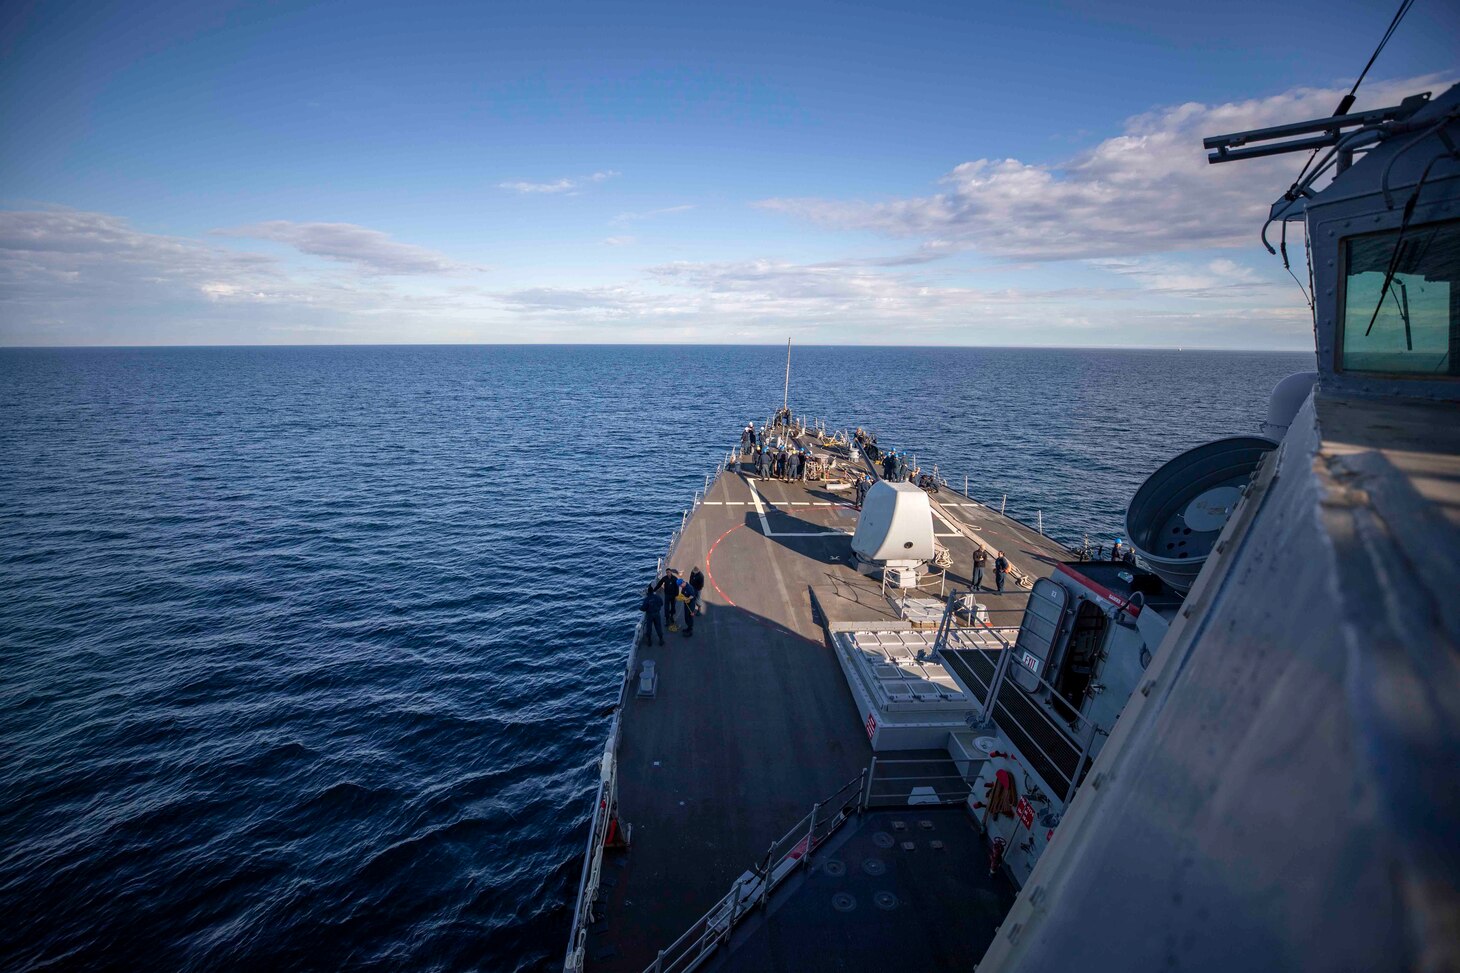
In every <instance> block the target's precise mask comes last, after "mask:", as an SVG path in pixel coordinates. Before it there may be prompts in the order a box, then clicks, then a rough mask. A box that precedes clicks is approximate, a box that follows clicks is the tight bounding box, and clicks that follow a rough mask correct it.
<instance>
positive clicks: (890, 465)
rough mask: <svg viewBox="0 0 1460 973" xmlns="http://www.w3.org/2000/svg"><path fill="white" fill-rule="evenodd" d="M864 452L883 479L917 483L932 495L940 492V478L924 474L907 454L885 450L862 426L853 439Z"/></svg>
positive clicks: (873, 435) (890, 481)
mask: <svg viewBox="0 0 1460 973" xmlns="http://www.w3.org/2000/svg"><path fill="white" fill-rule="evenodd" d="M852 438H854V439H855V440H856V441H857V444H858V445H860V446H861V447H862V451H863V452H864V453H866V454H867V459H869V460H871V461H872V463H873V464H874V465H875V466H876V467H877V469H878V471H879V472H880V473H881V474H882V479H884V480H886V481H888V482H889V483H901V482H903V481H904V480H906V481H908V482H910V483H916V484H917V485H918V486H920V487H922V488H923V489H924V490H927V491H928V492H930V493H937V492H938V478H937V477H936V476H934V475H933V474H931V473H924V472H923V471H922V470H920V469H919V468H917V467H916V466H913V465H912V464H911V463H909V462H908V458H907V455H906V454H905V453H899V452H898V451H897V450H895V449H883V448H882V447H881V446H878V445H877V435H876V434H875V433H872V432H868V431H867V430H866V429H863V428H862V427H861V426H858V427H857V431H856V433H855V434H854V435H853V437H852Z"/></svg>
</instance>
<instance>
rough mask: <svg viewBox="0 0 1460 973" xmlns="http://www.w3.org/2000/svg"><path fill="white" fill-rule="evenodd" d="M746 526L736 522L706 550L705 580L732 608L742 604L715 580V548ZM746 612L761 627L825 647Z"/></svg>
mask: <svg viewBox="0 0 1460 973" xmlns="http://www.w3.org/2000/svg"><path fill="white" fill-rule="evenodd" d="M744 526H745V524H736V525H735V526H734V527H731V528H730V529H729V530H727V531H725V533H723V534H721V535H720V536H719V537H717V538H715V543H713V544H711V545H710V549H709V550H708V551H706V552H705V580H706V581H708V582H709V583H710V587H712V588H714V589H715V594H717V595H719V596H720V598H721V599H722V600H723V601H724V602H725V604H727V605H729V606H730V607H731V608H739V607H740V606H739V605H737V604H735V599H733V598H731V597H730V596H729V595H727V594H725V592H724V591H723V590H721V588H720V585H719V583H718V582H717V581H715V570H714V561H715V548H717V547H719V546H720V542H721V541H723V540H724V539H725V538H727V537H729V536H730V535H731V534H733V533H735V532H736V531H737V530H740V529H741V528H742V527H744ZM742 611H744V609H742ZM746 614H747V615H749V616H750V619H751V621H753V622H755V623H756V624H757V625H759V626H760V627H761V628H765V629H769V630H770V631H772V632H779V633H780V634H782V635H790V636H792V637H794V638H798V639H800V640H801V641H803V642H806V643H808V644H810V645H814V646H816V647H817V648H822V647H823V646H822V643H820V642H818V641H816V640H815V639H810V638H807V637H806V636H804V635H802V634H801V633H800V632H797V631H794V630H792V629H789V628H787V627H786V626H784V625H780V624H777V623H776V622H773V621H771V620H770V619H767V618H762V617H761V616H759V615H757V614H755V613H754V612H750V611H747V612H746Z"/></svg>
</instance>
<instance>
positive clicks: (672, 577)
mask: <svg viewBox="0 0 1460 973" xmlns="http://www.w3.org/2000/svg"><path fill="white" fill-rule="evenodd" d="M654 590H655V591H660V590H662V591H663V592H664V627H665V628H667V629H669V630H670V631H671V632H677V631H679V626H678V625H675V624H674V596H675V595H677V594H678V593H679V572H678V571H677V570H675V569H674V568H669V569H668V570H666V571H665V572H664V577H662V578H660V579H659V580H658V581H656V582H654Z"/></svg>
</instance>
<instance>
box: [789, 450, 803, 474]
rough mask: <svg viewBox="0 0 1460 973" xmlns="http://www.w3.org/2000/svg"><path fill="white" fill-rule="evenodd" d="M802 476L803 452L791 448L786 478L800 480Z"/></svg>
mask: <svg viewBox="0 0 1460 973" xmlns="http://www.w3.org/2000/svg"><path fill="white" fill-rule="evenodd" d="M800 478H801V454H800V453H799V452H797V451H796V450H794V449H793V450H791V451H790V452H789V453H787V454H786V479H788V480H799V479H800Z"/></svg>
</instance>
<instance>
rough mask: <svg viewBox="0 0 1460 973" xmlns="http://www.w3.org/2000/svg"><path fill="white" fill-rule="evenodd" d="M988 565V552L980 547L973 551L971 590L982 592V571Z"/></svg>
mask: <svg viewBox="0 0 1460 973" xmlns="http://www.w3.org/2000/svg"><path fill="white" fill-rule="evenodd" d="M988 563H989V552H988V551H986V550H984V549H983V548H982V547H975V548H974V549H973V590H974V591H982V590H983V569H984V565H986V564H988Z"/></svg>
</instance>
